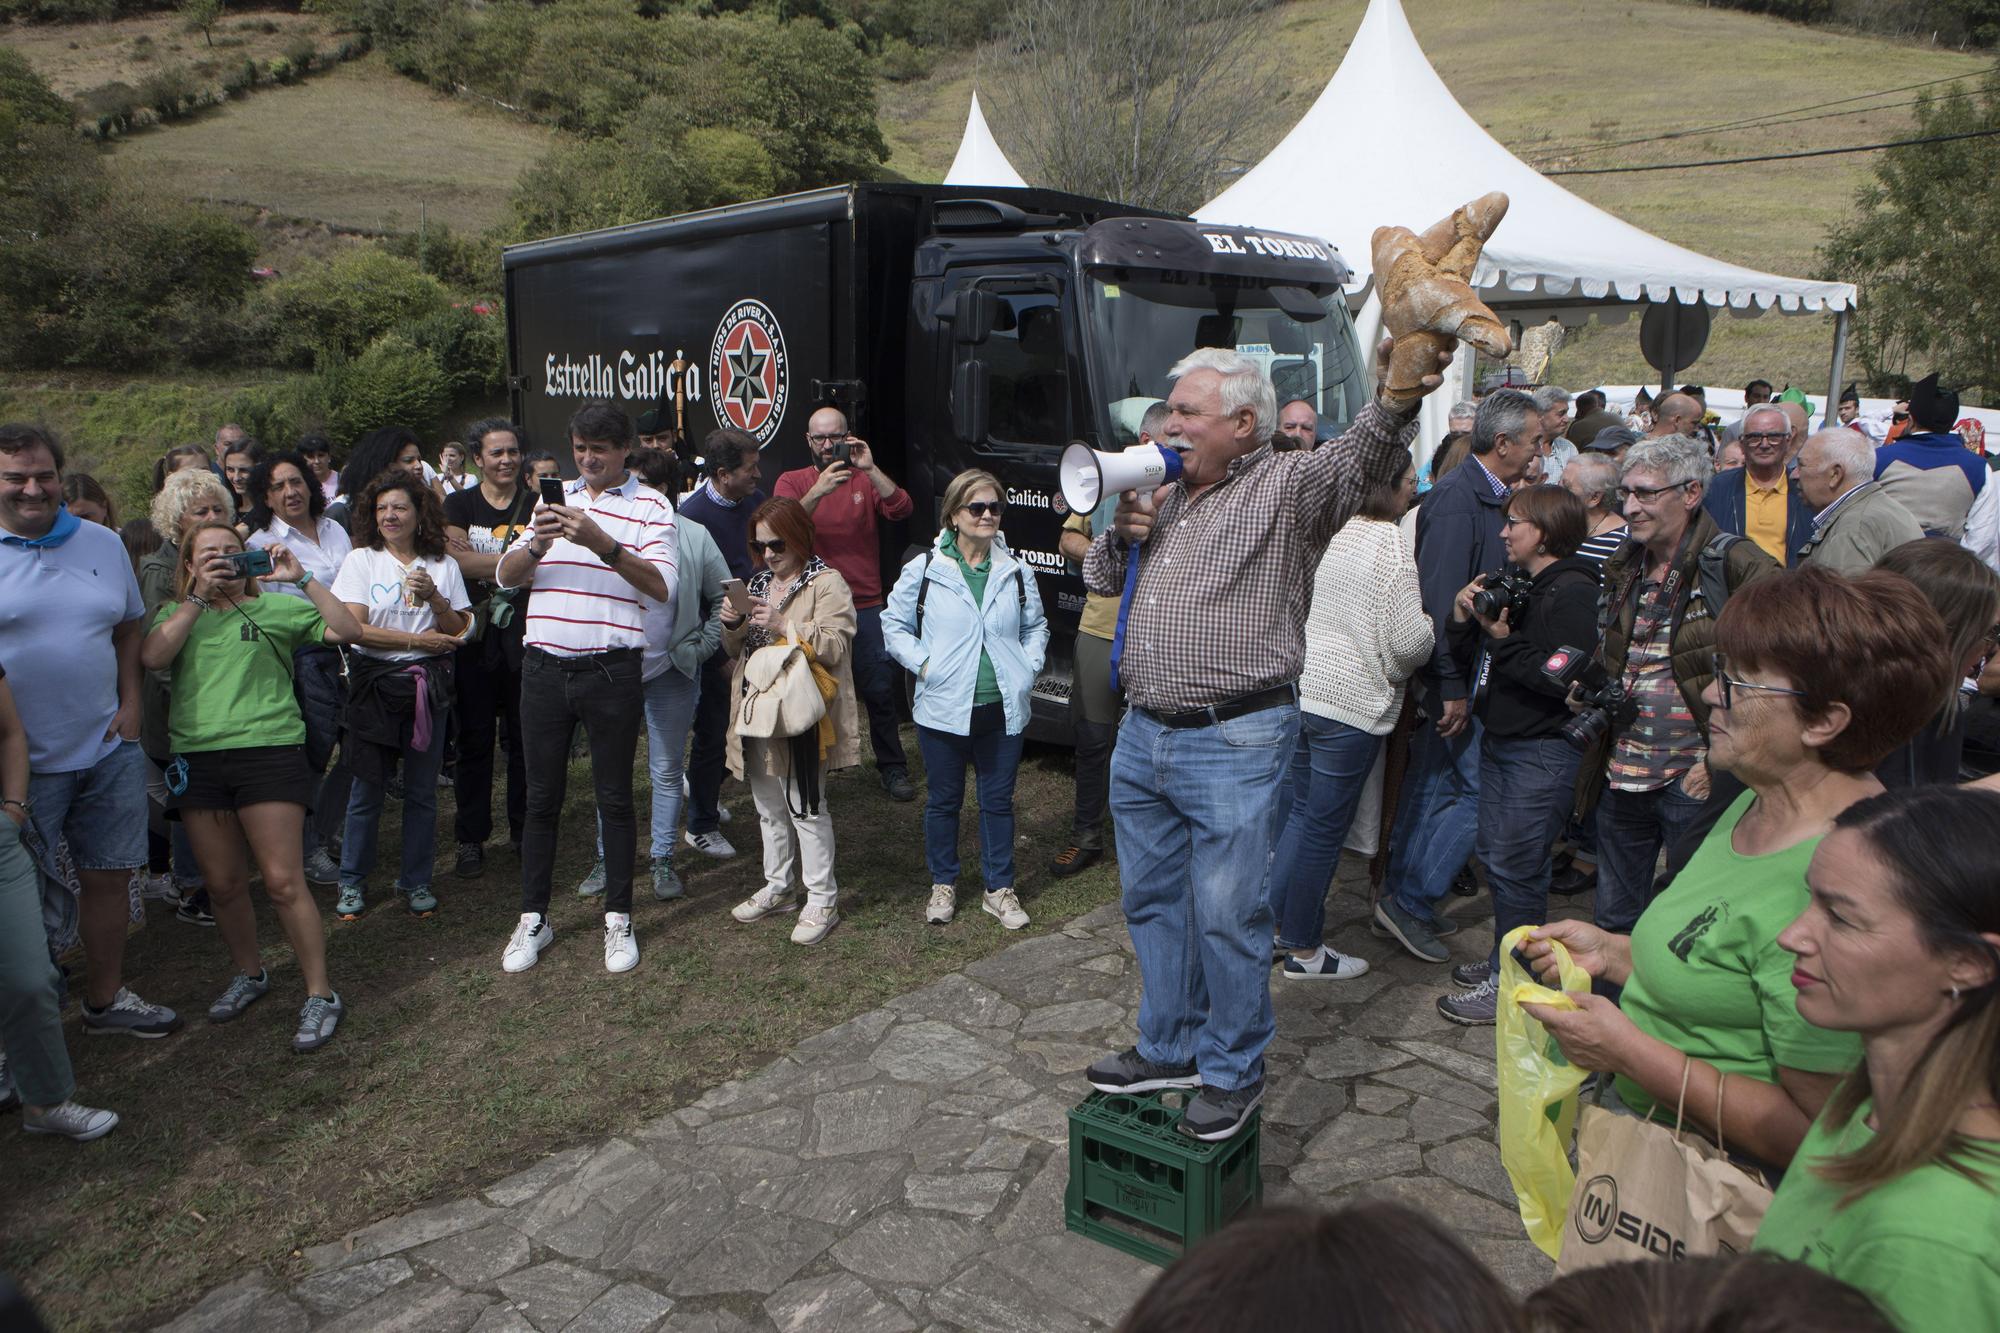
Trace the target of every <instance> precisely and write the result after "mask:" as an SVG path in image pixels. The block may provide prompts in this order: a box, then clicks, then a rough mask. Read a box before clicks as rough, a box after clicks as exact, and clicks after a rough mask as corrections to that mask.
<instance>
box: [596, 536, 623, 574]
mask: <svg viewBox="0 0 2000 1333" xmlns="http://www.w3.org/2000/svg"><path fill="white" fill-rule="evenodd" d="M624 554H625V548H624V547H623V546H620V545H619V544H618V543H617V542H613V543H611V549H610V550H609V551H607V552H605V553H604V554H603V555H600V556H598V557H597V558H598V559H599V560H602V561H603V562H604V563H605V564H606V565H607V566H608V567H610V568H612V569H616V568H618V559H619V557H620V556H622V555H624Z"/></svg>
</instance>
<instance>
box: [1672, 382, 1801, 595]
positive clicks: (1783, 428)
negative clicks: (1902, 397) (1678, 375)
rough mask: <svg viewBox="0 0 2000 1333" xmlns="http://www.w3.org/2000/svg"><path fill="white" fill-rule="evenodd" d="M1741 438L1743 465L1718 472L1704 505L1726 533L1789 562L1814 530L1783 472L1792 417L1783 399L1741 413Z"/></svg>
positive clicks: (1796, 490) (1796, 489)
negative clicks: (1741, 538) (1786, 410)
mask: <svg viewBox="0 0 2000 1333" xmlns="http://www.w3.org/2000/svg"><path fill="white" fill-rule="evenodd" d="M1678 396H1679V395H1674V396H1673V397H1678ZM1673 397H1669V398H1668V400H1667V401H1668V402H1672V401H1673ZM1737 442H1738V443H1739V444H1741V445H1742V446H1743V466H1742V467H1740V468H1734V469H1731V470H1730V471H1728V472H1718V473H1716V474H1715V479H1714V480H1713V481H1712V482H1710V483H1709V489H1708V494H1707V496H1705V497H1704V498H1703V500H1702V507H1703V508H1704V509H1706V510H1708V513H1709V516H1710V517H1711V518H1713V519H1714V520H1715V525H1716V526H1717V527H1719V528H1721V529H1722V530H1723V531H1724V532H1733V533H1735V534H1736V535H1737V536H1739V537H1748V538H1749V539H1750V540H1751V541H1753V542H1756V543H1757V545H1758V546H1760V547H1762V548H1763V550H1764V554H1766V555H1768V556H1770V557H1771V558H1772V559H1773V560H1776V561H1777V562H1778V563H1780V564H1787V563H1790V562H1791V561H1793V560H1795V559H1797V556H1798V550H1799V547H1801V546H1803V545H1804V544H1805V541H1806V538H1808V537H1810V536H1811V535H1812V513H1813V511H1812V510H1811V509H1809V508H1807V507H1806V501H1805V497H1804V496H1802V495H1800V494H1799V487H1798V483H1797V482H1796V481H1795V480H1794V479H1793V478H1792V477H1791V476H1789V475H1788V474H1787V473H1786V471H1785V463H1786V460H1787V458H1788V457H1789V455H1790V450H1791V442H1792V421H1791V417H1790V415H1789V414H1787V413H1786V412H1784V411H1783V410H1782V409H1781V406H1780V405H1779V404H1775V403H1764V404H1761V405H1759V406H1757V407H1753V408H1751V409H1750V410H1749V411H1748V412H1746V413H1744V414H1743V433H1742V434H1741V435H1740V436H1738V437H1737Z"/></svg>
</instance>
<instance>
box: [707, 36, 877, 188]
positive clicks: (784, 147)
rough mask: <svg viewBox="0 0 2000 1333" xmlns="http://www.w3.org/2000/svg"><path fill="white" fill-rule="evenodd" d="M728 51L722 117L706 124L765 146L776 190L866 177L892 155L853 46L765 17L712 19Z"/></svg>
mask: <svg viewBox="0 0 2000 1333" xmlns="http://www.w3.org/2000/svg"><path fill="white" fill-rule="evenodd" d="M706 26H707V27H708V28H709V29H710V36H711V40H712V41H713V42H714V43H715V45H716V47H717V48H719V49H720V50H721V51H723V52H724V53H725V56H724V70H723V80H722V90H721V92H722V99H723V103H724V105H723V106H722V107H720V108H718V110H719V111H721V113H722V114H720V115H717V116H715V117H714V118H712V119H711V118H707V117H704V118H702V119H701V121H700V123H701V124H704V125H727V126H729V127H732V128H735V129H740V130H743V131H745V132H747V133H749V134H751V135H753V136H755V138H756V139H757V141H758V142H759V143H761V144H763V145H764V150H765V151H766V152H767V153H769V154H770V156H771V162H772V164H773V166H774V167H775V168H776V171H777V188H778V189H780V190H805V189H811V188H813V187H814V186H819V185H832V184H836V183H839V182H842V181H852V180H867V179H869V178H870V177H872V176H874V175H875V174H876V172H877V171H878V170H879V169H880V168H881V165H882V163H884V162H886V161H887V160H888V158H889V145H888V144H887V143H886V142H884V141H883V138H882V130H881V127H880V126H878V125H877V124H876V122H875V76H874V72H873V71H872V70H871V69H870V68H869V65H868V60H867V57H865V56H864V55H862V53H861V52H860V51H859V50H857V49H856V48H855V45H854V43H853V42H851V41H849V40H847V39H846V38H845V37H843V36H841V35H840V34H839V33H837V32H829V31H828V30H827V29H825V28H823V27H821V26H819V25H818V24H816V23H786V24H778V23H775V22H773V21H772V20H770V19H766V18H763V17H761V16H744V17H735V16H731V17H725V18H717V19H711V20H709V22H708V24H707V25H706Z"/></svg>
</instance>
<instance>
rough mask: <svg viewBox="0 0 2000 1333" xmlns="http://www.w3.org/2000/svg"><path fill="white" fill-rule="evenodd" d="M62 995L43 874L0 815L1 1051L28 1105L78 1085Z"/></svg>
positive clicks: (63, 1096)
mask: <svg viewBox="0 0 2000 1333" xmlns="http://www.w3.org/2000/svg"><path fill="white" fill-rule="evenodd" d="M134 748H135V749H136V748H137V747H136V746H135V747H134ZM62 996H63V980H62V974H61V973H60V972H58V971H57V970H56V965H55V964H54V963H52V962H50V961H49V945H48V936H47V934H45V933H44V932H43V929H42V886H41V875H40V874H39V873H38V872H37V871H36V869H35V861H34V858H33V857H31V856H29V855H28V849H27V847H26V846H25V845H24V844H23V843H22V841H21V834H20V832H19V831H18V830H17V829H16V828H15V827H14V821H13V820H12V819H0V1049H4V1050H5V1051H6V1052H7V1067H8V1068H9V1069H10V1070H12V1071H13V1074H14V1085H15V1087H16V1088H17V1089H18V1090H19V1091H20V1094H21V1100H22V1101H24V1102H26V1103H27V1104H28V1105H30V1106H57V1105H60V1104H61V1103H63V1102H65V1101H67V1100H69V1095H70V1094H71V1093H72V1092H74V1091H76V1079H75V1077H74V1076H73V1075H72V1074H71V1072H70V1064H69V1048H68V1047H67V1046H65V1045H64V1044H63V1030H62Z"/></svg>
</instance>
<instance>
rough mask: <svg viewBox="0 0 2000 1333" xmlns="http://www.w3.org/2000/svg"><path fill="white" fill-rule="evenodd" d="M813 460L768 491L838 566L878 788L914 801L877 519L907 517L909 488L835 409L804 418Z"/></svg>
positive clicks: (827, 559)
mask: <svg viewBox="0 0 2000 1333" xmlns="http://www.w3.org/2000/svg"><path fill="white" fill-rule="evenodd" d="M806 447H807V448H808V449H810V450H811V451H812V460H813V461H812V466H810V467H802V468H794V469H793V470H792V471H790V472H787V473H785V474H784V475H783V476H781V477H779V478H778V484H777V486H776V487H775V488H774V491H773V493H774V494H776V495H778V496H780V497H787V498H790V499H793V500H797V501H798V502H799V503H800V504H802V505H804V506H805V508H806V512H807V513H808V514H811V515H812V521H813V547H814V554H816V555H818V556H819V558H820V559H822V560H824V561H825V562H826V563H827V564H829V565H832V566H833V567H834V569H836V570H838V571H839V573H840V576H841V577H842V578H844V579H846V580H847V586H848V588H849V589H850V590H852V591H853V593H854V613H855V625H854V688H855V689H856V690H857V691H858V692H859V693H860V695H861V700H862V702H863V703H864V704H866V705H867V707H868V735H869V740H870V741H871V742H872V744H873V746H874V750H875V771H876V773H877V775H878V776H880V778H881V780H882V789H883V790H884V791H886V792H888V793H889V795H890V796H891V797H893V798H894V799H896V800H898V801H909V800H915V799H916V795H917V792H916V788H914V787H912V786H911V785H910V761H909V760H908V759H907V758H905V757H904V755H903V738H902V736H901V735H900V734H899V733H898V731H897V725H898V722H899V719H898V717H897V715H896V695H897V693H898V691H897V688H896V686H897V680H896V664H895V662H894V661H893V660H892V659H891V658H890V656H889V654H888V651H887V650H886V649H884V648H883V646H882V604H883V601H884V595H883V592H882V538H881V531H880V525H881V522H882V521H883V520H888V521H890V522H894V521H895V520H897V519H901V518H908V517H909V516H910V511H911V510H912V509H913V508H915V506H914V505H912V504H911V502H910V493H909V492H908V491H906V490H904V489H903V488H902V487H901V486H898V485H897V484H896V483H895V482H893V481H891V480H890V479H889V476H888V474H887V473H885V472H883V471H882V469H881V468H880V467H879V466H877V465H876V462H875V455H874V452H873V451H872V450H870V449H869V447H868V441H866V440H862V439H857V438H856V437H855V436H853V435H851V434H849V433H848V429H847V418H846V416H844V415H843V414H842V413H841V411H840V409H839V408H837V407H822V408H821V409H820V410H819V411H817V412H815V413H813V414H812V417H811V418H810V419H809V420H808V421H807V422H806Z"/></svg>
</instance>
